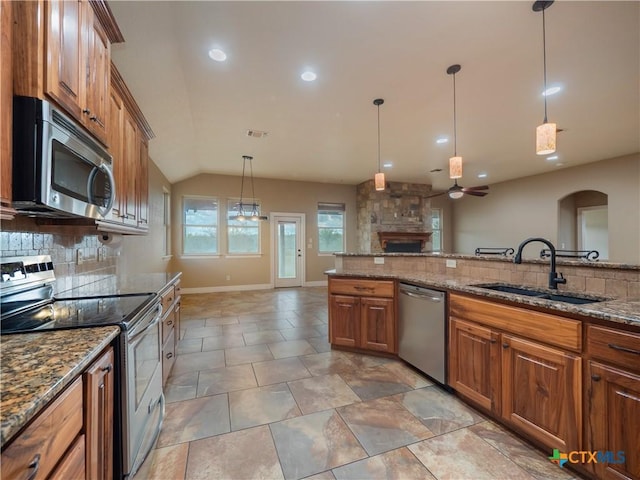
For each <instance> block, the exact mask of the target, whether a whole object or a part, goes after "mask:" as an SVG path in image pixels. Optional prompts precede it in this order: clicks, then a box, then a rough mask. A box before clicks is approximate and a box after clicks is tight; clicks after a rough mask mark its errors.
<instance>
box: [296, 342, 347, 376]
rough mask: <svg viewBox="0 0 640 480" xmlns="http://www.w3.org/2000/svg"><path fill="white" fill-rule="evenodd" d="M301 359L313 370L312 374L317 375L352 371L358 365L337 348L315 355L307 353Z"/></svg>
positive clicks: (310, 370)
mask: <svg viewBox="0 0 640 480" xmlns="http://www.w3.org/2000/svg"><path fill="white" fill-rule="evenodd" d="M309 340H311V339H309ZM309 340H307V341H309ZM300 359H301V360H302V363H304V365H305V367H307V369H308V370H309V372H311V375H313V376H316V377H317V376H320V375H329V374H331V373H338V374H339V373H341V372H351V371H354V370H355V369H356V366H355V365H354V364H353V363H351V361H349V359H348V358H347V357H345V356H344V355H343V354H342V353H340V352H338V351H336V350H333V351H328V352H323V353H318V354H315V355H305V356H303V357H300Z"/></svg>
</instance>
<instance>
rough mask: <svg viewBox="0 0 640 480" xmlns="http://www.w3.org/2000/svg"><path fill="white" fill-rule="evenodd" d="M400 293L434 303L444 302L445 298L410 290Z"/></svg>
mask: <svg viewBox="0 0 640 480" xmlns="http://www.w3.org/2000/svg"><path fill="white" fill-rule="evenodd" d="M400 293H401V294H403V295H406V296H408V297H413V298H419V299H421V300H430V301H432V302H435V303H439V302H442V301H443V300H444V296H440V295H438V296H434V295H430V294H427V293H421V292H410V291H408V290H402V289H401V290H400Z"/></svg>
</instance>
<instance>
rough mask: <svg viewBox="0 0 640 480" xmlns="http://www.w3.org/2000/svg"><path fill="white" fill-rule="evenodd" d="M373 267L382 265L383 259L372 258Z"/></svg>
mask: <svg viewBox="0 0 640 480" xmlns="http://www.w3.org/2000/svg"><path fill="white" fill-rule="evenodd" d="M373 264H374V265H384V257H373Z"/></svg>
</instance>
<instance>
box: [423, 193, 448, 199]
mask: <svg viewBox="0 0 640 480" xmlns="http://www.w3.org/2000/svg"><path fill="white" fill-rule="evenodd" d="M445 193H447V192H440V193H434V194H433V195H427V196H426V197H424V198H433V197H439V196H440V195H444V194H445Z"/></svg>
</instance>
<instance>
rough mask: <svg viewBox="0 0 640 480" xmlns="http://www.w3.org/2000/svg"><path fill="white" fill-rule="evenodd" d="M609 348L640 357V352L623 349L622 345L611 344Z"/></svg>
mask: <svg viewBox="0 0 640 480" xmlns="http://www.w3.org/2000/svg"><path fill="white" fill-rule="evenodd" d="M609 348H613V349H614V350H619V351H621V352H626V353H632V354H633V355H640V350H634V349H633V348H627V347H621V346H620V345H616V344H615V343H610V344H609Z"/></svg>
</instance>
